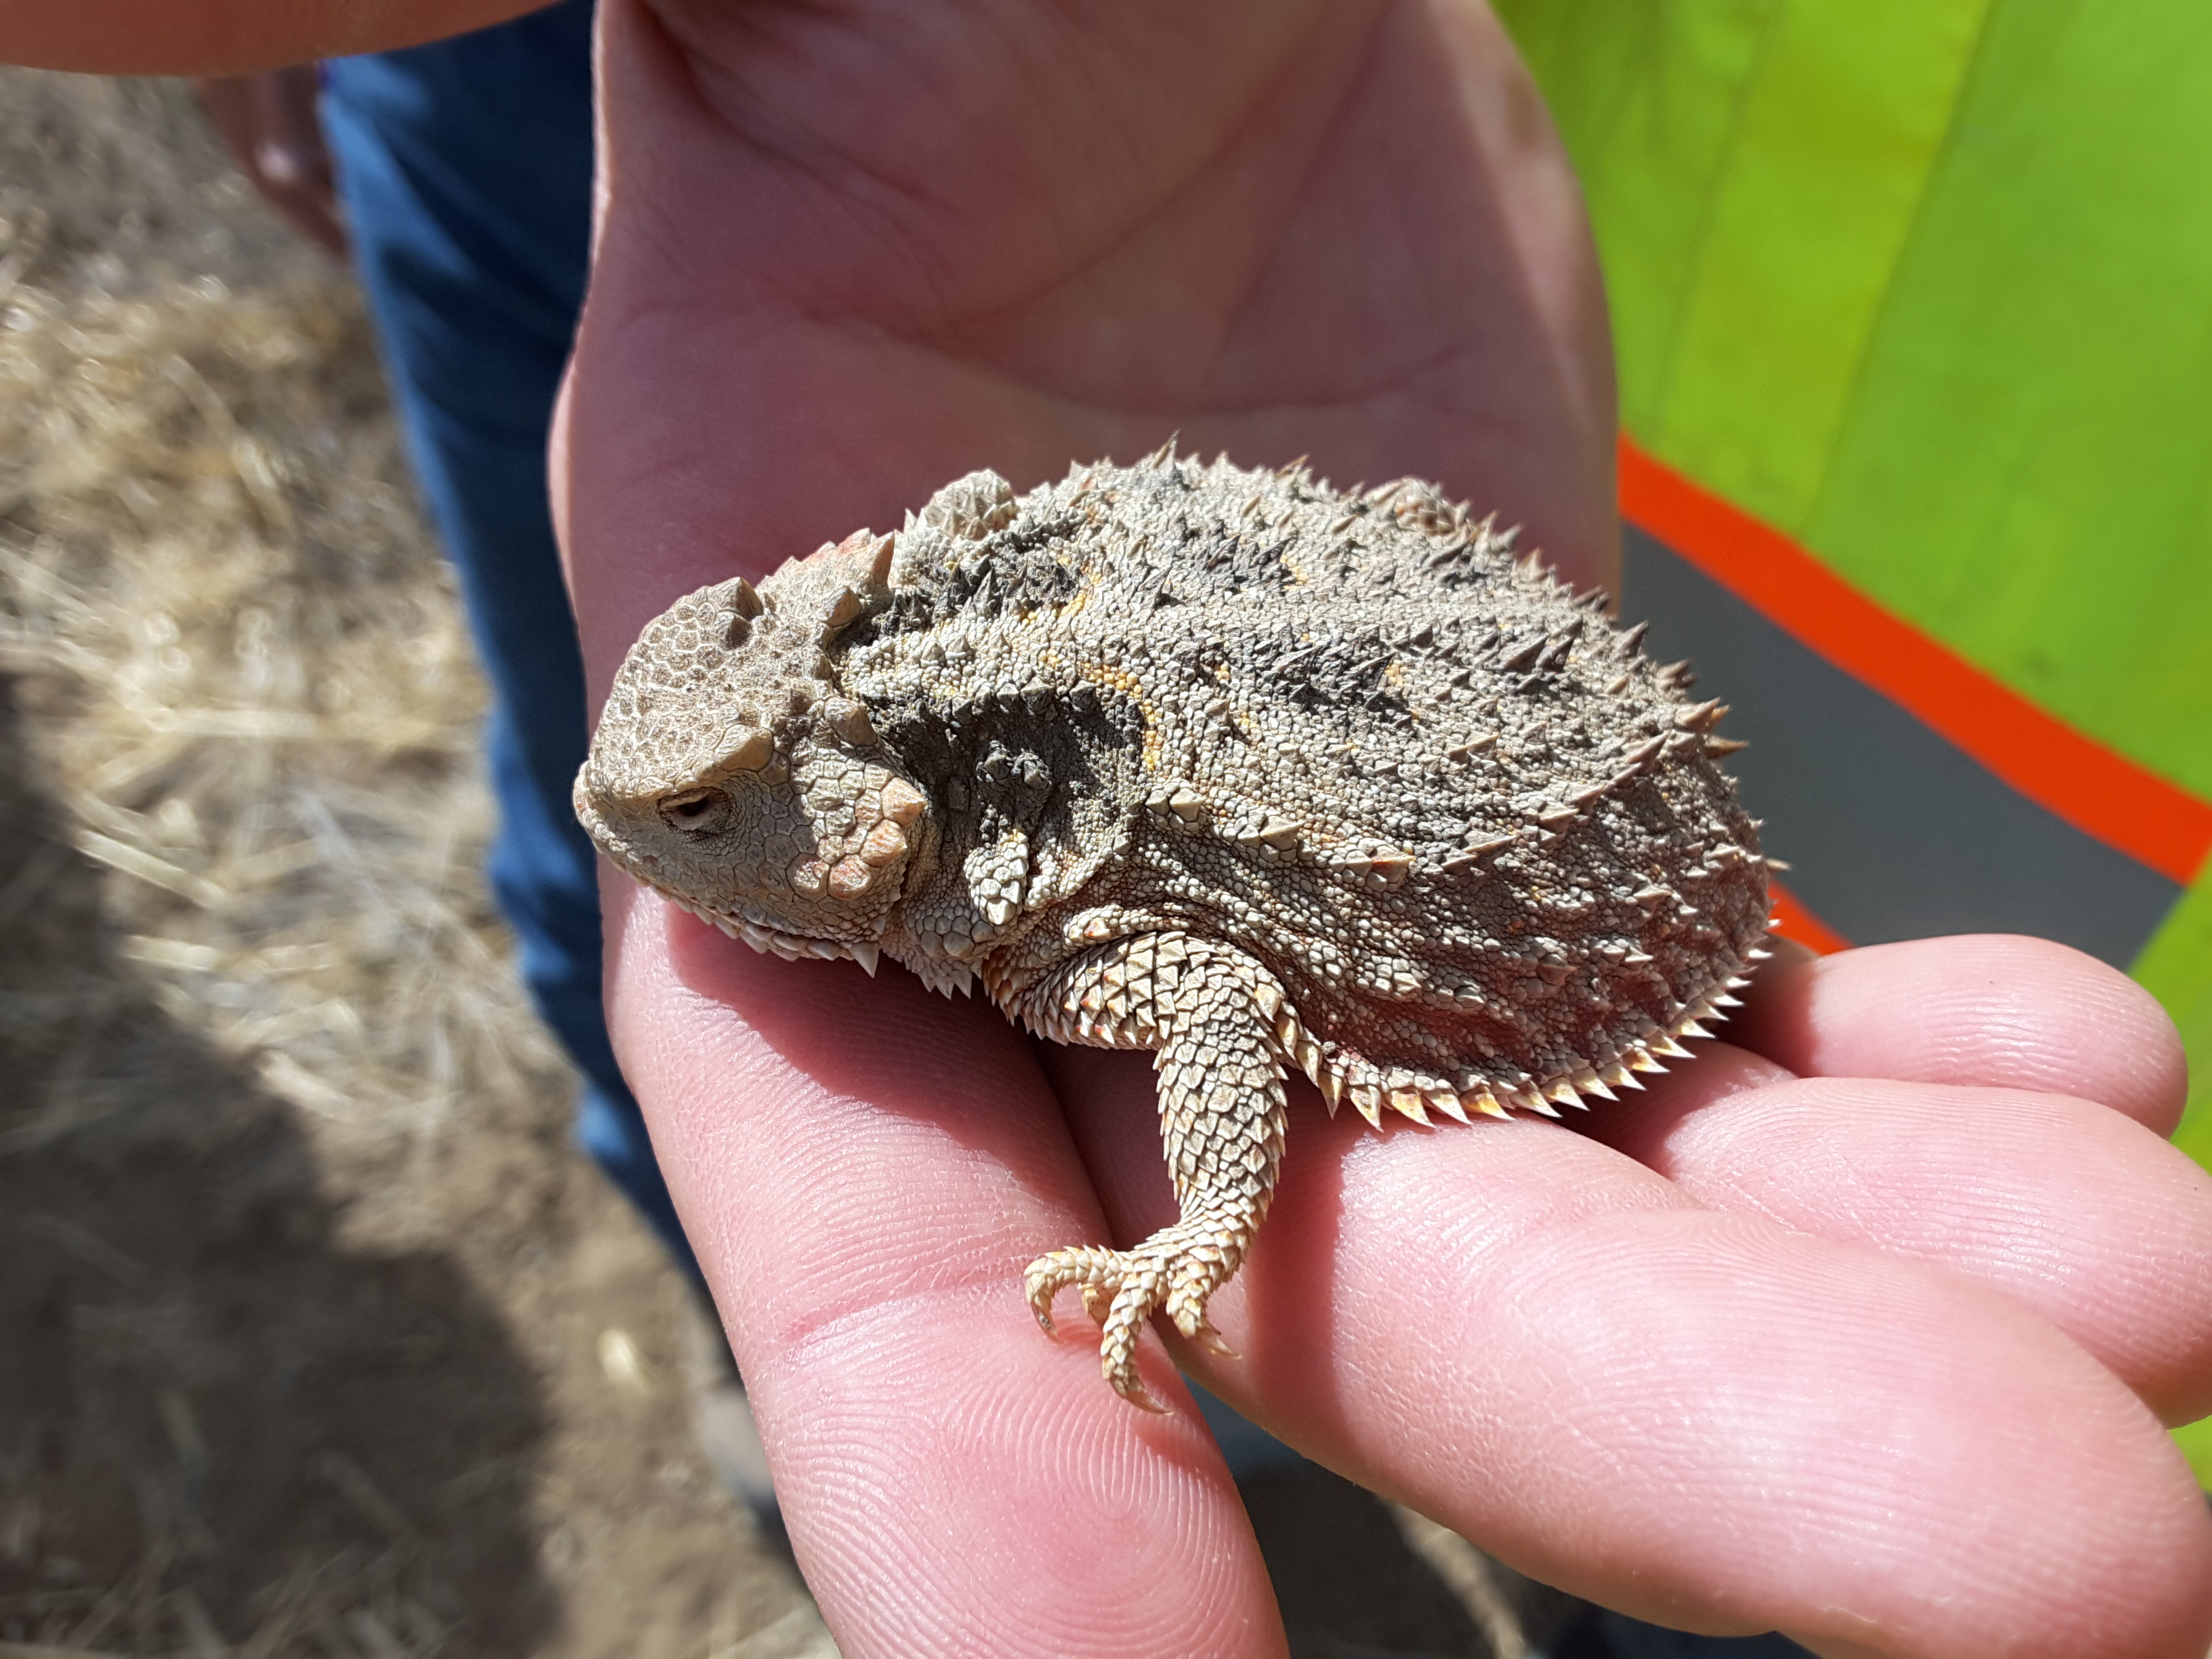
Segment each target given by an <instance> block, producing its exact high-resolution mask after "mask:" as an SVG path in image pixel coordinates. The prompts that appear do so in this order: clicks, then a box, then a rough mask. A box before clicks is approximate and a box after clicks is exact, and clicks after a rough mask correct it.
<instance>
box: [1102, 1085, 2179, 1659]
mask: <svg viewBox="0 0 2212 1659" xmlns="http://www.w3.org/2000/svg"><path fill="white" fill-rule="evenodd" d="M1072 1065H1073V1066H1079V1067H1083V1068H1085V1070H1086V1071H1087V1072H1088V1073H1089V1074H1088V1075H1086V1076H1084V1077H1082V1078H1075V1077H1068V1078H1067V1079H1066V1089H1067V1090H1069V1091H1074V1092H1075V1093H1076V1095H1077V1099H1076V1100H1074V1101H1072V1102H1071V1105H1070V1111H1071V1117H1072V1119H1073V1121H1074V1122H1075V1124H1076V1126H1077V1128H1078V1133H1079V1139H1082V1140H1085V1142H1087V1143H1088V1145H1089V1146H1090V1147H1091V1150H1092V1152H1093V1153H1094V1155H1095V1156H1096V1157H1097V1158H1098V1159H1099V1164H1098V1168H1099V1170H1100V1172H1101V1174H1102V1176H1103V1180H1104V1182H1105V1186H1104V1188H1103V1190H1104V1191H1105V1193H1106V1194H1107V1196H1108V1200H1109V1211H1111V1212H1114V1213H1115V1223H1116V1226H1117V1229H1126V1230H1128V1231H1140V1230H1141V1229H1143V1228H1144V1227H1146V1225H1150V1224H1151V1223H1152V1222H1153V1221H1154V1220H1156V1219H1157V1218H1158V1213H1159V1206H1160V1198H1161V1193H1160V1190H1159V1183H1158V1177H1157V1176H1155V1175H1153V1174H1152V1172H1151V1171H1149V1170H1145V1169H1143V1168H1142V1167H1141V1165H1142V1159H1141V1158H1140V1157H1139V1150H1140V1149H1139V1148H1138V1147H1136V1146H1133V1145H1130V1144H1129V1143H1130V1142H1132V1141H1133V1139H1134V1137H1133V1136H1132V1135H1130V1134H1128V1133H1124V1130H1125V1127H1126V1125H1127V1121H1128V1119H1129V1118H1130V1116H1131V1115H1133V1109H1135V1108H1136V1107H1137V1106H1138V1105H1139V1103H1140V1102H1141V1091H1142V1087H1143V1083H1144V1079H1142V1078H1141V1077H1127V1076H1116V1075H1114V1074H1111V1073H1105V1074H1102V1073H1101V1069H1100V1068H1099V1067H1098V1064H1097V1060H1096V1059H1093V1058H1091V1057H1088V1056H1074V1057H1073V1060H1072ZM1068 1069H1069V1066H1061V1067H1060V1070H1061V1071H1062V1072H1063V1073H1066V1071H1067V1070H1068ZM1300 1093H1301V1096H1302V1097H1303V1098H1304V1100H1307V1101H1310V1098H1311V1097H1310V1096H1305V1095H1304V1091H1300ZM1154 1156H1155V1158H1156V1157H1157V1155H1156V1154H1155V1155H1154ZM1213 1307H1214V1310H1215V1322H1216V1323H1217V1324H1218V1326H1219V1327H1220V1328H1221V1330H1222V1332H1223V1334H1224V1335H1225V1337H1226V1338H1227V1340H1228V1341H1229V1343H1230V1345H1231V1346H1232V1347H1234V1348H1236V1349H1237V1351H1238V1352H1240V1354H1241V1355H1242V1356H1243V1357H1242V1358H1239V1359H1237V1360H1234V1361H1225V1360H1218V1359H1212V1358H1208V1357H1206V1356H1205V1355H1202V1354H1198V1353H1194V1352H1193V1353H1188V1354H1186V1355H1184V1356H1183V1358H1185V1362H1186V1363H1187V1364H1189V1365H1190V1367H1191V1369H1192V1370H1193V1372H1194V1374H1195V1375H1197V1376H1200V1377H1201V1378H1203V1379H1204V1380H1205V1381H1206V1383H1207V1385H1208V1386H1209V1387H1213V1388H1216V1389H1218V1391H1220V1392H1221V1393H1223V1394H1224V1395H1225V1396H1226V1397H1228V1398H1229V1399H1231V1401H1233V1402H1234V1403H1236V1404H1237V1405H1238V1406H1239V1407H1241V1408H1243V1409H1246V1410H1248V1411H1249V1412H1252V1413H1255V1414H1256V1415H1258V1416H1259V1418H1260V1419H1261V1421H1262V1422H1263V1423H1265V1424H1266V1425H1267V1426H1268V1427H1269V1428H1271V1429H1273V1430H1274V1431H1276V1432H1277V1433H1279V1434H1281V1435H1283V1436H1284V1437H1285V1438H1287V1439H1289V1440H1291V1443H1294V1444H1297V1445H1298V1446H1300V1447H1302V1448H1303V1449H1305V1450H1307V1451H1308V1452H1309V1454H1310V1455H1315V1456H1317V1457H1319V1458H1320V1459H1321V1460H1322V1461H1323V1462H1327V1463H1329V1464H1330V1465H1331V1466H1333V1467H1334V1468H1339V1469H1340V1470H1342V1471H1344V1472H1346V1473H1347V1474H1352V1476H1353V1477H1354V1478H1356V1479H1359V1480H1364V1481H1366V1482H1367V1483H1369V1484H1370V1485H1374V1486H1378V1487H1379V1488H1381V1489H1383V1490H1384V1491H1388V1492H1393V1493H1395V1494H1396V1495H1399V1496H1401V1497H1402V1498H1405V1499H1406V1500H1407V1502H1409V1503H1411V1504H1413V1506H1414V1507H1416V1508H1418V1509H1419V1510H1423V1511H1424V1512H1425V1513H1427V1514H1429V1515H1431V1516H1435V1517H1436V1518H1437V1519H1438V1520H1440V1521H1442V1522H1445V1523H1446V1524H1448V1525H1450V1526H1452V1527H1454V1528H1457V1529H1459V1530H1461V1531H1462V1532H1465V1533H1466V1534H1468V1536H1470V1537H1472V1538H1474V1540H1475V1541H1478V1542H1480V1543H1481V1544H1483V1545H1484V1546H1485V1547H1488V1548H1491V1549H1492V1550H1494V1551H1496V1552H1497V1553H1498V1554H1499V1555H1500V1556H1501V1557H1503V1558H1504V1559H1505V1560H1507V1561H1509V1562H1510V1563H1511V1564H1512V1565H1515V1566H1517V1567H1519V1568H1520V1569H1521V1570H1522V1571H1526V1572H1528V1573H1530V1574H1532V1575H1533V1576H1534V1577H1537V1578H1539V1579H1541V1580H1543V1581H1545V1582H1547V1583H1555V1584H1558V1585H1560V1586H1561V1587H1563V1588H1565V1589H1571V1590H1573V1591H1575V1592H1577V1593H1578V1594H1581V1595H1588V1596H1589V1597H1591V1598H1593V1599H1595V1600H1597V1601H1601V1602H1604V1603H1606V1604H1607V1605H1609V1606H1613V1607H1620V1608H1623V1609H1624V1610H1626V1611H1628V1612H1631V1613H1638V1614H1639V1615H1642V1616H1644V1617H1649V1618H1655V1619H1657V1620H1661V1621H1662V1622H1664V1623H1667V1624H1670V1625H1675V1626H1686V1627H1689V1628H1692V1629H1699V1630H1705V1631H1709V1632H1753V1631H1759V1630H1765V1629H1771V1628H1780V1629H1783V1630H1784V1631H1787V1632H1790V1634H1792V1635H1794V1636H1796V1637H1797V1638H1798V1639H1800V1640H1801V1641H1806V1642H1808V1643H1809V1644H1812V1645H1814V1647H1815V1648H1816V1649H1819V1650H1823V1651H1829V1652H1837V1653H1842V1652H1859V1651H1873V1650H1880V1651H1881V1652H1883V1653H1886V1654H1898V1655H1929V1656H1935V1655H1945V1656H1950V1655H1957V1654H1962V1653H1995V1652H2003V1653H2007V1654H2013V1655H2020V1656H2044V1655H2049V1656H2053V1659H2057V1656H2061V1655H2064V1656H2069V1659H2079V1656H2085V1655H2113V1656H2119V1655H2130V1656H2148V1655H2172V1656H2177V1659H2179V1656H2184V1655H2186V1656H2190V1659H2196V1656H2199V1655H2201V1654H2202V1652H2203V1649H2204V1646H2205V1644H2206V1643H2207V1641H2208V1640H2212V1522H2208V1520H2207V1517H2206V1515H2205V1512H2204V1508H2203V1500H2202V1498H2201V1497H2200V1496H2199V1494H2198V1493H2197V1490H2196V1486H2195V1483H2194V1482H2193V1480H2191V1478H2190V1476H2189V1474H2188V1471H2187V1468H2186V1467H2185V1465H2184V1464H2183V1463H2182V1462H2181V1460H2180V1458H2179V1455H2178V1454H2177V1453H2176V1452H2175V1450H2174V1449H2173V1447H2172V1443H2171V1442H2170V1441H2169V1440H2168V1439H2167V1438H2166V1436H2165V1435H2164V1434H2163V1433H2162V1432H2161V1431H2160V1428H2159V1425H2158V1424H2157V1423H2156V1421H2155V1419H2154V1418H2153V1417H2152V1416H2151V1414H2150V1413H2149V1412H2148V1411H2147V1410H2146V1409H2144V1407H2143V1406H2142V1402H2141V1401H2138V1400H2136V1398H2135V1396H2134V1395H2132V1394H2130V1392H2129V1391H2128V1390H2127V1389H2125V1388H2124V1386H2123V1385H2122V1384H2121V1383H2119V1382H2118V1379H2117V1378H2115V1377H2114V1376H2112V1374H2111V1373H2110V1372H2109V1371H2107V1370H2106V1369H2105V1368H2104V1367H2103V1366H2101V1365H2100V1364H2097V1363H2096V1362H2095V1361H2094V1360H2093V1359H2092V1358H2089V1356H2088V1355H2087V1354H2086V1353H2084V1352H2082V1351H2081V1349H2080V1348H2079V1347H2077V1346H2075V1344H2073V1343H2072V1342H2071V1341H2069V1340H2068V1339H2067V1338H2065V1337H2064V1336H2063V1335H2062V1334H2060V1333H2059V1332H2058V1331H2057V1330H2056V1329H2055V1328H2052V1327H2051V1325H2050V1324H2048V1323H2046V1322H2044V1321H2043V1320H2041V1319H2039V1318H2038V1317H2036V1316H2033V1314H2031V1313H2029V1312H2028V1311H2027V1310H2025V1309H2023V1308H2021V1307H2020V1306H2018V1305H2017V1304H2015V1303H2014V1302H2012V1301H2011V1300H2010V1299H2008V1297H2004V1296H2002V1295H2000V1294H1998V1293H1997V1292H1996V1291H1991V1290H1989V1289H1987V1288H1985V1287H1984V1286H1981V1285H1975V1284H1972V1283H1971V1282H1969V1281H1968V1280H1966V1279H1964V1278H1962V1277H1960V1276H1959V1275H1957V1274H1955V1273H1948V1272H1940V1271H1937V1270H1936V1269H1933V1268H1930V1267H1926V1266H1923V1265H1922V1264H1919V1263H1916V1262H1911V1261H1902V1260H1899V1259H1897V1258H1895V1257H1893V1256H1887V1255H1883V1254H1881V1253H1880V1252H1877V1251H1875V1250H1871V1249H1864V1248H1863V1247H1857V1246H1853V1245H1848V1244H1843V1243H1835V1242H1833V1241H1831V1240H1827V1239H1821V1238H1815V1237H1807V1236H1805V1235H1803V1234H1800V1233H1796V1232H1792V1231H1789V1230H1787V1229H1785V1228H1783V1227H1781V1226H1779V1225H1775V1224H1773V1223H1771V1222H1769V1221H1765V1220H1764V1219H1762V1218H1758V1217H1753V1216H1747V1215H1741V1214H1728V1213H1723V1212H1715V1211H1710V1210H1702V1209H1698V1208H1695V1207H1693V1206H1692V1201H1691V1200H1690V1199H1689V1198H1688V1197H1687V1196H1686V1194H1682V1193H1681V1192H1680V1191H1679V1190H1678V1189H1677V1188H1674V1187H1673V1186H1671V1185H1670V1184H1669V1183H1668V1182H1665V1181H1664V1180H1662V1178H1660V1177H1659V1176H1656V1174H1654V1173H1653V1172H1652V1171H1650V1170H1646V1169H1644V1168H1643V1167H1642V1166H1641V1165H1639V1164H1635V1163H1633V1162H1632V1161H1631V1160H1629V1159H1626V1158H1621V1157H1620V1155H1618V1154H1616V1153H1614V1152H1611V1151H1610V1149H1608V1148H1606V1147H1603V1146H1599V1145H1596V1144H1595V1143H1594V1142H1592V1141H1590V1140H1588V1139H1583V1138H1582V1137H1580V1136H1577V1135H1573V1134H1569V1133H1561V1132H1559V1130H1558V1129H1557V1128H1556V1127H1553V1126H1550V1125H1546V1124H1542V1123H1535V1122H1528V1121H1516V1122H1513V1123H1510V1124H1481V1125H1477V1126H1475V1127H1473V1128H1469V1129H1458V1128H1455V1129H1449V1130H1444V1131H1440V1132H1436V1133H1421V1132H1419V1131H1406V1132H1398V1133H1385V1134H1381V1135H1376V1134H1373V1133H1368V1132H1365V1131H1364V1130H1362V1129H1361V1128H1360V1127H1359V1126H1358V1125H1357V1124H1347V1123H1342V1122H1340V1123H1328V1122H1325V1121H1322V1119H1321V1118H1320V1115H1319V1113H1318V1112H1317V1111H1314V1110H1310V1109H1309V1110H1303V1111H1301V1110H1296V1109H1294V1112H1293V1123H1292V1129H1291V1150H1290V1153H1289V1157H1288V1158H1287V1161H1286V1164H1285V1181H1284V1184H1283V1187H1282V1188H1281V1190H1280V1192H1279V1196H1278V1198H1277V1200H1276V1203H1275V1206H1274V1209H1273V1212H1272V1213H1271V1214H1270V1216H1269V1218H1268V1220H1267V1226H1266V1228H1265V1229H1264V1230H1263V1231H1262V1233H1261V1237H1260V1240H1259V1243H1258V1245H1257V1247H1256V1248H1255V1250H1254V1252H1253V1255H1252V1258H1251V1260H1250V1261H1249V1263H1248V1264H1247V1265H1246V1267H1245V1269H1244V1271H1243V1274H1242V1275H1241V1276H1240V1278H1239V1279H1238V1280H1237V1281H1236V1282H1234V1283H1232V1285H1231V1286H1230V1287H1229V1288H1228V1289H1227V1290H1225V1291H1223V1292H1222V1293H1221V1294H1219V1295H1218V1296H1217V1297H1216V1298H1215V1301H1214V1304H1213ZM1966 1516H1971V1517H1972V1522H1971V1524H1961V1518H1962V1517H1966Z"/></svg>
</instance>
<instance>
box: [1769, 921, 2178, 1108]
mask: <svg viewBox="0 0 2212 1659" xmlns="http://www.w3.org/2000/svg"><path fill="white" fill-rule="evenodd" d="M1768 966H1769V971H1768V972H1766V973H1763V974H1761V975H1759V976H1758V978H1757V979H1756V980H1754V981H1753V986H1754V990H1753V994H1752V995H1751V996H1750V997H1749V999H1748V1000H1749V1003H1750V1006H1748V1007H1747V1008H1746V1009H1745V1010H1744V1011H1743V1012H1741V1014H1740V1015H1738V1017H1737V1018H1736V1020H1735V1023H1734V1024H1731V1025H1730V1026H1729V1032H1728V1035H1729V1039H1730V1040H1731V1041H1733V1042H1737V1043H1740V1044H1741V1045H1742V1046H1743V1047H1745V1048H1752V1049H1755V1050H1756V1051H1758V1052H1759V1053H1760V1054H1765V1055H1766V1056H1768V1057H1769V1058H1770V1059H1772V1060H1777V1061H1778V1062H1779V1063H1780V1064H1782V1065H1784V1066H1788V1067H1789V1068H1790V1070H1791V1071H1793V1072H1796V1073H1799V1074H1800V1075H1802V1076H1820V1077H1886V1078H1894V1079H1897V1080H1899V1082H1905V1083H1957V1084H1966V1085H1992V1086H1998V1087H2003V1088H2010V1089H2033V1090H2038V1091H2046V1092H2049V1093H2052V1094H2064V1095H2075V1096H2078V1097H2081V1098H2082V1099H2084V1100H2094V1101H2100V1102H2101V1103H2104V1104H2105V1105H2106V1106H2109V1107H2111V1108H2112V1109H2113V1110H2114V1111H2116V1112H2121V1113H2124V1114H2125V1115H2128V1116H2130V1117H2132V1118H2134V1119H2135V1120H2136V1121H2138V1122H2141V1123H2145V1124H2148V1126H2149V1127H2151V1128H2153V1129H2154V1130H2156V1131H2157V1132H2158V1133H2160V1134H2170V1133H2172V1129H2173V1126H2174V1125H2175V1124H2176V1123H2177V1122H2179V1121H2180V1117H2181V1108H2182V1103H2183V1101H2184V1099H2185V1097H2186V1095H2187V1093H2188V1066H2187V1062H2186V1060H2185V1059H2184V1057H2183V1054H2182V1050H2181V1042H2180V1039H2179V1037H2178V1036H2175V1034H2174V1030H2173V1022H2172V1020H2170V1019H2169V1018H2166V1012H2165V1010H2163V1009H2162V1008H2160V1006H2158V1002H2157V1000H2156V999H2154V997H2152V996H2151V994H2149V993H2148V991H2146V990H2144V989H2143V988H2142V987H2141V986H2139V985H2137V984H2136V983H2135V981H2132V980H2130V979H2129V978H2128V977H2127V976H2126V975H2124V974H2122V973H2120V972H2119V971H2118V969H2112V968H2108V967H2106V965H2105V964H2104V963H2100V962H2099V961H2097V960H2096V959H2095V958H2094V957H2086V956H2084V955H2082V954H2081V952H2080V951H2071V950H2069V949H2067V948H2066V947H2065V946H2064V945H2053V944H2051V942H2050V941H2049V940H2047V939H2027V938H2022V937H2020V936H2017V935H2013V934H2002V933H1985V934H1967V935H1961V936H1960V937H1958V938H1955V939H1915V940H1911V941H1909V942H1907V943H1905V944H1900V945H1867V946H1864V947H1863V948H1861V949H1859V950H1856V951H1840V952H1838V954H1836V955H1834V956H1831V957H1820V958H1818V959H1816V960H1812V961H1803V962H1799V963H1795V964H1791V963H1785V962H1784V961H1782V960H1780V959H1778V960H1777V961H1775V962H1773V963H1770V964H1769V965H1768ZM1774 970H1779V971H1774Z"/></svg>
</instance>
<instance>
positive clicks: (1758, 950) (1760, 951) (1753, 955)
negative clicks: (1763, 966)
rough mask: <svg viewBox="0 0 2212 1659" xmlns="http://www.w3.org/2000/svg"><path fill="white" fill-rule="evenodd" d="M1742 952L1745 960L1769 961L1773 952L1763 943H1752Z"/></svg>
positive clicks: (1772, 957)
mask: <svg viewBox="0 0 2212 1659" xmlns="http://www.w3.org/2000/svg"><path fill="white" fill-rule="evenodd" d="M1743 954H1744V956H1745V957H1746V958H1747V960H1749V961H1752V962H1771V961H1773V960H1774V952H1773V951H1770V950H1768V949H1767V948H1766V947H1765V945H1753V946H1752V947H1751V949H1749V950H1748V951H1745V952H1744V953H1743Z"/></svg>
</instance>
